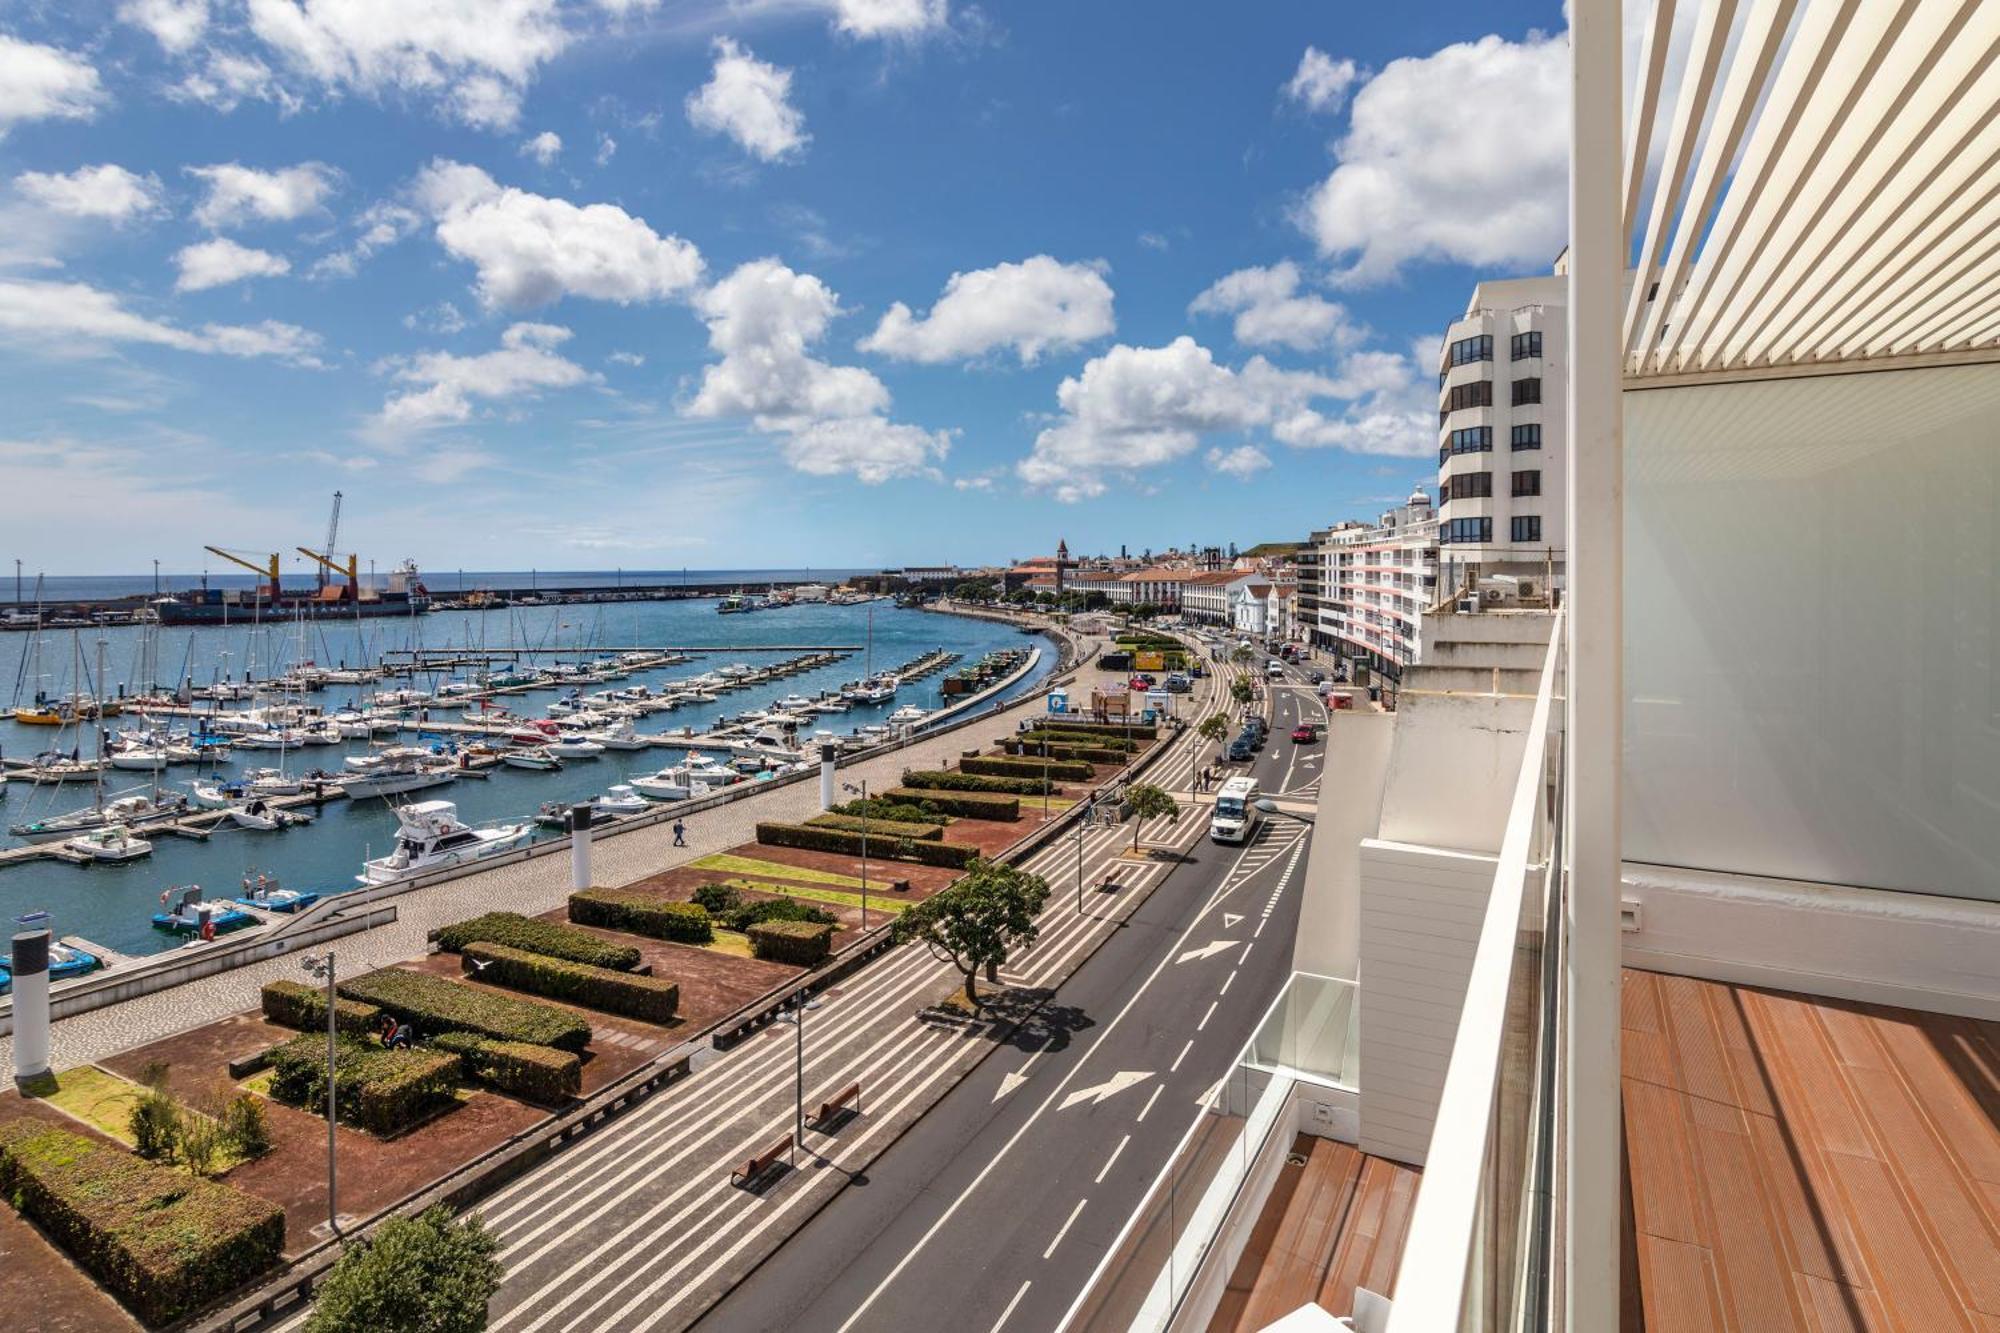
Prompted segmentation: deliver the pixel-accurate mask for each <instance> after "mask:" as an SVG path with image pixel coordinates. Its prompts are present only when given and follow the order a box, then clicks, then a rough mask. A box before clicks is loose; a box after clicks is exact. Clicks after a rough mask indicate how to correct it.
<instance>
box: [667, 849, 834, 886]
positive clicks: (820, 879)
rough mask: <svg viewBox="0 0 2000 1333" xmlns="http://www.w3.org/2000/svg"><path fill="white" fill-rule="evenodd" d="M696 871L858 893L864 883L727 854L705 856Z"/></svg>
mask: <svg viewBox="0 0 2000 1333" xmlns="http://www.w3.org/2000/svg"><path fill="white" fill-rule="evenodd" d="M691 868H692V869H695V870H718V871H721V872H723V873H724V874H731V875H775V876H777V877H779V878H781V879H795V880H798V881H800V882H801V883H805V884H830V885H832V886H834V887H835V888H840V889H858V888H860V887H861V881H860V880H859V879H858V878H856V877H855V876H853V875H838V874H835V873H834V872H833V871H831V870H812V869H809V868H808V867H806V866H793V865H786V864H785V863H784V862H783V861H760V860H758V859H757V858H756V857H754V856H731V855H730V854H729V853H727V852H717V853H716V854H715V855H713V856H704V857H702V858H701V859H700V860H699V861H695V862H693V863H692V865H691Z"/></svg>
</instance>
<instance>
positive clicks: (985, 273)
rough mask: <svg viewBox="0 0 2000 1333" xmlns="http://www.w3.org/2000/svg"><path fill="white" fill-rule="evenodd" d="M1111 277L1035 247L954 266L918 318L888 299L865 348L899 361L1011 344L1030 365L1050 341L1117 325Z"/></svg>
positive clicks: (1067, 341)
mask: <svg viewBox="0 0 2000 1333" xmlns="http://www.w3.org/2000/svg"><path fill="white" fill-rule="evenodd" d="M1111 303H1112V294H1111V284H1110V283H1108V282H1106V281H1105V280H1104V275H1103V274H1102V273H1100V272H1099V271H1098V270H1097V269H1096V268H1094V267H1092V266H1091V265H1089V264H1062V263H1058V262H1057V261H1056V260H1054V259H1051V258H1050V257H1049V256H1047V255H1035V256H1034V257H1033V258H1030V259H1025V260H1023V261H1022V262H1020V263H1018V264H996V265H995V266H993V267H992V268H982V269H975V270H974V271H972V272H970V273H954V274H952V275H951V281H949V282H947V283H946V284H945V288H944V294H943V295H942V296H940V297H939V298H938V300H937V303H936V304H935V305H933V306H932V307H931V309H930V313H929V314H928V315H925V316H923V317H921V318H919V317H918V316H917V315H915V314H913V313H912V312H911V310H910V308H909V307H908V306H906V305H904V304H903V303H902V302H901V301H898V302H896V303H895V304H894V305H892V306H890V307H889V311H888V313H887V314H885V315H883V316H882V322H881V323H880V324H879V325H877V326H876V329H875V332H874V333H872V334H870V335H869V336H868V337H867V338H865V339H863V340H862V342H861V347H862V349H863V350H865V351H870V352H879V353H881V354H882V355H884V356H892V357H897V358H899V359H901V360H905V361H924V362H932V363H935V362H940V361H959V360H964V359H967V358H969V357H976V356H979V355H981V354H983V353H986V352H990V351H992V350H994V349H996V348H1002V347H1011V348H1012V349H1013V350H1014V353H1015V354H1016V355H1017V356H1019V357H1020V359H1021V364H1023V365H1029V364H1032V363H1033V362H1034V361H1036V360H1037V359H1038V358H1040V356H1041V354H1042V353H1043V352H1045V351H1047V350H1049V349H1051V348H1063V347H1074V346H1077V345H1079V344H1081V343H1085V342H1089V341H1090V340H1091V339H1093V338H1102V337H1106V336H1107V335H1109V334H1110V333H1112V332H1113V331H1114V330H1115V329H1116V328H1117V321H1116V320H1115V319H1114V318H1113V317H1112V313H1111Z"/></svg>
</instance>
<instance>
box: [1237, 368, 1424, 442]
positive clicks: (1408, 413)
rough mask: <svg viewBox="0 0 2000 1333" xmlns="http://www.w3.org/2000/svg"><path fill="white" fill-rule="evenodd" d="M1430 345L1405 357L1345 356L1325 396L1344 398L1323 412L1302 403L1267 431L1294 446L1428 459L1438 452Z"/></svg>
mask: <svg viewBox="0 0 2000 1333" xmlns="http://www.w3.org/2000/svg"><path fill="white" fill-rule="evenodd" d="M1436 364H1437V348H1436V345H1435V342H1434V341H1432V342H1430V343H1428V344H1420V345H1418V346H1417V347H1416V348H1414V349H1413V350H1412V351H1411V352H1410V353H1409V354H1407V355H1405V354H1403V353H1400V352H1390V351H1382V350H1370V351H1359V352H1354V353H1351V354H1349V355H1348V356H1347V357H1346V358H1344V359H1343V360H1342V362H1341V364H1340V369H1339V373H1338V374H1336V375H1335V376H1334V378H1333V380H1332V381H1331V384H1330V393H1329V396H1330V397H1334V398H1342V399H1345V400H1347V406H1346V407H1345V409H1344V410H1342V411H1340V412H1338V413H1333V414H1328V413H1323V412H1320V411H1319V410H1317V409H1315V408H1312V407H1306V406H1303V405H1301V406H1300V407H1298V408H1297V409H1295V410H1293V411H1291V412H1289V413H1287V414H1286V415H1284V416H1282V417H1280V418H1279V419H1278V421H1277V422H1275V423H1274V424H1273V426H1272V428H1271V434H1272V435H1273V436H1274V437H1275V438H1277V439H1278V440H1279V441H1281V442H1282V443H1285V444H1289V445H1291V446H1293V447H1294V448H1300V449H1314V448H1332V449H1348V450H1352V451H1354V452H1356V453H1364V454H1402V455H1407V456H1409V457H1412V458H1422V457H1428V456H1429V455H1430V453H1431V451H1432V450H1433V449H1436V448H1437V391H1436V384H1437V381H1436V380H1435V379H1434V378H1433V377H1432V373H1431V371H1430V370H1429V369H1428V367H1431V366H1434V365H1436Z"/></svg>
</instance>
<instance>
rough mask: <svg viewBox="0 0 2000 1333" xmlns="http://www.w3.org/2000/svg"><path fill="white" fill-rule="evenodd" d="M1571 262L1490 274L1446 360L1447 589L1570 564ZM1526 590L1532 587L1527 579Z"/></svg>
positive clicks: (1443, 529)
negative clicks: (1567, 338)
mask: <svg viewBox="0 0 2000 1333" xmlns="http://www.w3.org/2000/svg"><path fill="white" fill-rule="evenodd" d="M1567 285H1568V279H1567V278H1566V277H1565V276H1564V273H1563V263H1562V261H1560V260H1559V261H1558V262H1557V265H1556V272H1555V273H1553V274H1551V275H1550V276H1548V277H1536V278H1507V279H1504V280H1500V281H1494V282H1482V283H1480V284H1479V285H1478V286H1477V287H1475V288H1473V290H1472V300H1471V301H1470V302H1469V303H1468V304H1467V306H1466V308H1465V317H1464V318H1462V319H1460V320H1458V321H1457V322H1456V323H1454V324H1453V325H1451V327H1450V328H1448V329H1446V330H1445V336H1444V355H1443V362H1442V364H1441V365H1440V366H1439V368H1438V505H1437V510H1438V542H1439V545H1440V546H1442V547H1443V552H1442V555H1441V559H1442V562H1443V565H1444V569H1443V573H1444V576H1445V577H1444V584H1445V588H1446V590H1447V591H1456V590H1459V589H1463V588H1466V587H1468V586H1469V585H1470V584H1472V583H1473V582H1476V581H1477V580H1478V579H1481V578H1489V577H1492V576H1494V575H1507V576H1510V577H1513V578H1517V579H1520V580H1522V581H1523V582H1532V584H1533V585H1534V591H1536V592H1540V591H1541V590H1542V588H1543V586H1544V584H1545V582H1546V581H1547V580H1550V579H1553V581H1554V582H1555V583H1556V584H1557V586H1560V585H1561V582H1562V574H1563V569H1562V566H1563V484H1564V471H1563V469H1564V463H1563V459H1564V455H1565V452H1566V449H1565V437H1564V431H1563V406H1562V405H1563V395H1564V394H1565V392H1566V391H1567V381H1566V378H1565V375H1566V370H1565V367H1566V365H1567V358H1566V356H1565V354H1564V347H1563V338H1564V332H1563V322H1564V319H1565V297H1564V292H1565V289H1566V287H1567ZM1523 591H1527V589H1525V588H1524V589H1523Z"/></svg>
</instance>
